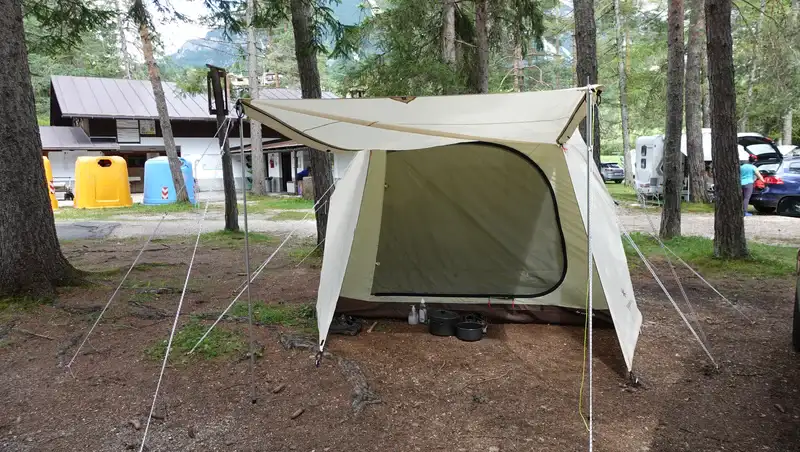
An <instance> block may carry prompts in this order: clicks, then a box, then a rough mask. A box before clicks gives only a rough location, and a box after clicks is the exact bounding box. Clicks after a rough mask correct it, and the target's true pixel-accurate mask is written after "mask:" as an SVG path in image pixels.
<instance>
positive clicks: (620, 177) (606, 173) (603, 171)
mask: <svg viewBox="0 0 800 452" xmlns="http://www.w3.org/2000/svg"><path fill="white" fill-rule="evenodd" d="M600 175H601V176H603V182H606V183H608V182H614V183H615V184H618V183H620V182H622V181H624V180H625V170H624V169H623V168H622V167H620V166H619V164H618V163H601V164H600Z"/></svg>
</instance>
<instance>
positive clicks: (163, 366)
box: [139, 201, 208, 452]
mask: <svg viewBox="0 0 800 452" xmlns="http://www.w3.org/2000/svg"><path fill="white" fill-rule="evenodd" d="M207 213H208V201H206V208H205V209H204V210H203V217H202V218H201V219H200V223H199V225H198V227H197V239H195V241H194V250H192V258H191V260H189V268H188V270H186V280H185V281H184V282H183V290H182V291H181V298H180V300H178V308H177V309H176V310H175V320H173V322H172V330H170V332H169V339H168V340H167V348H166V349H165V350H164V361H163V362H162V363H161V372H160V373H159V375H158V383H156V392H155V394H153V404H152V405H151V406H150V414H148V416H147V423H146V424H145V427H144V434H143V435H142V444H141V446H140V447H139V452H142V451H144V447H145V442H147V432H148V430H150V422H151V421H152V420H153V412H155V410H156V401H157V400H158V392H159V390H160V389H161V381H162V380H163V379H164V369H166V367H167V361H168V360H169V352H170V349H172V339H173V338H174V337H175V330H176V329H177V327H178V319H180V316H181V308H182V307H183V299H184V298H185V297H186V288H187V287H188V286H189V277H190V276H191V275H192V267H193V266H194V258H195V256H196V255H197V245H198V244H200V235H201V233H202V232H203V222H204V221H205V219H206V214H207Z"/></svg>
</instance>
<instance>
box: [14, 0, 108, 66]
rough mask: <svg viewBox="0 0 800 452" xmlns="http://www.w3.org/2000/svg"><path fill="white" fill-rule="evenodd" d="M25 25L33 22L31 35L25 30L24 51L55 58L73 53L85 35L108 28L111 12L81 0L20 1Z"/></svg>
mask: <svg viewBox="0 0 800 452" xmlns="http://www.w3.org/2000/svg"><path fill="white" fill-rule="evenodd" d="M22 9H23V15H24V17H25V19H26V21H35V23H36V24H37V26H36V28H35V31H33V30H31V31H29V30H27V29H26V30H25V35H26V36H25V38H26V41H27V45H28V50H29V51H32V52H37V53H42V54H50V55H57V54H59V53H61V52H64V51H69V50H71V49H74V48H75V47H76V46H77V45H78V44H80V43H81V42H82V41H83V38H84V37H86V34H87V33H91V32H93V31H94V30H101V29H103V28H108V27H109V23H110V21H111V19H112V18H113V17H114V13H115V11H114V10H113V9H107V8H102V7H98V5H97V4H96V3H94V2H86V1H83V0H24V1H23V2H22Z"/></svg>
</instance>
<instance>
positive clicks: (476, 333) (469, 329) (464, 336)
mask: <svg viewBox="0 0 800 452" xmlns="http://www.w3.org/2000/svg"><path fill="white" fill-rule="evenodd" d="M456 337H457V338H459V339H461V340H462V341H467V342H474V341H479V340H481V338H483V324H482V323H478V322H459V323H458V324H457V325H456Z"/></svg>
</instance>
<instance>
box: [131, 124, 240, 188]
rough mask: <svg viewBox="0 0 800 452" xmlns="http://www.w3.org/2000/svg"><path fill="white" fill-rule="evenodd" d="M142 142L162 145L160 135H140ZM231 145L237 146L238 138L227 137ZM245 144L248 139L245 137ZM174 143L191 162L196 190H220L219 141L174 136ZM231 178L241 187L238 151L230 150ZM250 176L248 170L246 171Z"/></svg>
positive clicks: (220, 164)
mask: <svg viewBox="0 0 800 452" xmlns="http://www.w3.org/2000/svg"><path fill="white" fill-rule="evenodd" d="M141 140H142V144H148V145H163V144H164V140H163V139H162V138H160V137H142V138H141ZM228 141H229V143H230V146H231V147H238V146H239V138H229V140H228ZM244 143H245V144H249V143H250V140H249V139H248V138H245V140H244ZM175 144H176V145H178V146H180V148H181V157H183V158H185V159H186V160H187V161H188V162H189V163H191V164H192V171H193V173H194V178H195V179H196V180H197V187H198V188H197V189H198V191H219V190H222V157H221V156H220V148H219V141H218V140H217V139H216V138H179V137H176V138H175ZM231 161H232V162H233V178H234V181H235V184H236V188H237V189H241V182H242V176H241V174H242V166H241V158H240V156H239V153H238V152H236V151H233V152H232V155H231ZM247 176H248V177H249V176H250V171H249V170H248V171H247Z"/></svg>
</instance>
